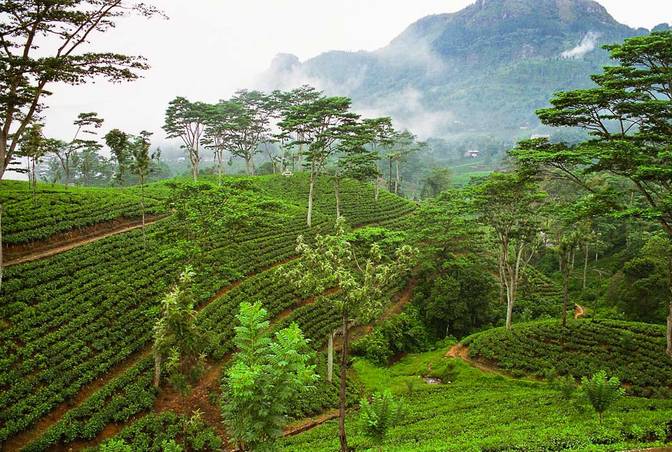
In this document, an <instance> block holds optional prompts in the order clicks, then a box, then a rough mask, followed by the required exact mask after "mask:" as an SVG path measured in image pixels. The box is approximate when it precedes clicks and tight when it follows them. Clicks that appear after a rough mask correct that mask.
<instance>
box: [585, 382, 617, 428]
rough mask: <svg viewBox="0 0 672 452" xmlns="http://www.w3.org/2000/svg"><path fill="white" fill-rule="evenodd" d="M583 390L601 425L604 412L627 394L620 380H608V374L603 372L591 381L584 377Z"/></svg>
mask: <svg viewBox="0 0 672 452" xmlns="http://www.w3.org/2000/svg"><path fill="white" fill-rule="evenodd" d="M581 389H582V390H583V394H584V395H585V397H586V399H587V400H588V402H589V403H590V404H591V406H592V407H593V409H594V410H595V412H596V413H597V417H598V419H599V420H600V424H601V423H602V416H603V414H604V412H605V411H606V410H607V409H608V408H609V407H610V406H611V405H612V404H613V403H614V402H616V401H617V400H618V399H620V398H621V397H623V395H624V394H625V391H624V390H623V388H621V382H620V381H619V380H618V378H616V377H611V378H607V373H606V372H605V371H603V370H601V371H599V372H597V373H596V374H595V375H593V376H592V378H590V379H589V378H587V377H583V378H582V379H581Z"/></svg>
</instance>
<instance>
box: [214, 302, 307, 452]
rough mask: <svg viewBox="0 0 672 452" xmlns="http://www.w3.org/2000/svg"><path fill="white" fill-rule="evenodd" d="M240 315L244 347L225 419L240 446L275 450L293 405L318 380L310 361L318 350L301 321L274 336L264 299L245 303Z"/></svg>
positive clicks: (227, 388)
mask: <svg viewBox="0 0 672 452" xmlns="http://www.w3.org/2000/svg"><path fill="white" fill-rule="evenodd" d="M236 318H237V319H238V322H239V323H240V324H239V326H236V327H235V330H236V336H235V338H234V340H233V341H234V343H235V345H236V347H237V349H238V351H237V352H236V354H235V355H234V358H233V365H232V366H231V367H230V368H229V370H228V371H227V373H226V378H225V380H224V385H223V387H224V398H223V400H224V401H223V403H222V414H223V417H224V423H225V424H226V426H227V427H228V432H229V433H230V434H231V436H232V437H233V439H234V440H235V442H236V443H237V445H238V446H243V448H245V449H247V448H249V449H251V450H273V445H274V443H275V441H276V439H277V438H279V437H280V436H282V427H283V426H284V425H285V423H286V421H287V417H286V415H287V411H288V409H289V404H290V403H291V402H292V401H293V400H295V399H296V398H297V397H299V396H300V395H301V394H302V393H303V392H304V391H305V390H306V389H309V388H311V387H312V385H313V383H314V382H315V381H316V380H317V378H318V376H317V375H316V374H315V365H314V364H310V361H312V360H313V358H314V354H315V353H314V352H313V351H311V350H310V348H309V347H308V341H307V340H306V339H305V338H304V337H303V333H302V332H301V330H300V329H299V327H298V326H297V325H296V324H295V323H292V324H291V325H290V326H289V327H287V328H284V329H282V330H280V331H278V332H276V333H275V334H274V335H273V337H271V328H270V323H269V321H268V313H267V312H266V310H265V309H264V308H262V307H261V303H258V302H257V303H255V304H250V303H241V305H240V313H239V314H238V315H237V316H236Z"/></svg>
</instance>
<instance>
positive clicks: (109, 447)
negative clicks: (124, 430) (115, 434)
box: [100, 439, 133, 452]
mask: <svg viewBox="0 0 672 452" xmlns="http://www.w3.org/2000/svg"><path fill="white" fill-rule="evenodd" d="M100 452H133V449H132V448H131V446H129V445H128V444H126V443H125V442H124V441H123V440H121V439H111V440H110V441H108V442H107V443H105V444H103V445H102V446H100Z"/></svg>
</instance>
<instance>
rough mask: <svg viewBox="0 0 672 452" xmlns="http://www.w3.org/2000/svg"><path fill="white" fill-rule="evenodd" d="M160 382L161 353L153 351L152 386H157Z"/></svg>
mask: <svg viewBox="0 0 672 452" xmlns="http://www.w3.org/2000/svg"><path fill="white" fill-rule="evenodd" d="M160 384H161V355H159V354H158V353H156V352H155V353H154V387H155V388H157V389H158V388H159V385H160Z"/></svg>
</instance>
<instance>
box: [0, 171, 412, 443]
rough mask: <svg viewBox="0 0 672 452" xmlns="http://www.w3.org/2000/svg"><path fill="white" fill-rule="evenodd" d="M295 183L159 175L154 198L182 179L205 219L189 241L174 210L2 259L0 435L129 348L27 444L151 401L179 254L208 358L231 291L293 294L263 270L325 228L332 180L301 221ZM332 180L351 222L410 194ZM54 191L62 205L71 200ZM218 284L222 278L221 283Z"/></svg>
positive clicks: (91, 218) (252, 295)
mask: <svg viewBox="0 0 672 452" xmlns="http://www.w3.org/2000/svg"><path fill="white" fill-rule="evenodd" d="M305 183H306V179H305V178H303V177H302V176H296V177H294V178H291V179H286V178H281V177H270V176H269V177H259V178H227V179H226V180H225V182H224V184H223V186H222V187H218V186H217V184H216V183H210V182H199V183H198V184H195V185H194V184H191V183H186V184H184V183H181V182H178V183H177V185H175V183H171V182H170V181H167V182H163V183H161V184H160V185H159V186H157V187H156V190H157V192H160V193H162V194H163V195H164V196H163V197H164V199H167V198H168V197H170V196H172V195H173V194H174V192H177V191H179V190H182V191H179V193H180V196H181V197H182V198H183V201H186V204H187V205H189V206H195V207H194V208H197V209H202V210H201V212H207V213H208V214H209V215H210V216H209V218H211V221H213V222H212V223H207V224H206V225H205V227H203V228H201V229H199V230H198V231H200V232H201V233H203V234H204V235H205V236H204V237H199V240H198V243H199V244H200V245H199V248H198V249H196V250H194V249H191V248H190V246H187V245H186V242H185V240H184V238H185V234H187V235H189V234H193V233H194V231H193V230H189V229H188V228H187V230H185V223H184V222H183V221H181V220H180V219H179V218H178V217H177V216H178V215H179V212H176V213H175V214H173V215H172V216H169V217H167V218H165V219H162V220H160V221H158V222H156V223H154V224H152V225H150V226H148V227H147V229H146V237H145V239H143V234H142V232H141V231H140V230H139V229H136V230H133V231H130V232H127V233H123V234H118V235H114V236H111V237H108V238H105V239H102V240H99V241H96V242H94V243H90V244H87V245H84V246H80V247H77V248H75V249H72V250H70V251H67V252H64V253H61V254H57V255H55V256H52V257H50V258H46V259H40V260H37V261H34V262H30V263H26V264H21V265H16V266H12V267H9V268H8V269H6V272H5V278H4V282H3V286H2V294H3V297H2V304H1V305H0V315H1V320H0V339H1V341H0V345H1V347H2V355H3V359H2V361H0V366H1V367H0V370H1V372H0V375H1V378H2V380H1V381H0V388H1V391H0V393H1V395H0V406H2V411H1V412H0V440H5V439H7V438H11V437H12V436H14V435H16V434H17V433H19V432H21V431H23V430H26V429H27V428H29V427H30V426H31V425H34V424H35V423H36V422H37V421H38V420H40V419H41V418H42V417H43V416H45V415H46V414H47V413H49V412H50V411H51V410H53V409H54V408H55V407H57V406H59V405H60V404H61V403H64V402H65V403H67V402H68V401H72V400H73V399H74V398H75V397H76V396H77V394H78V393H79V391H81V390H82V388H84V387H85V386H87V385H88V384H89V383H90V382H93V381H96V380H97V379H99V378H101V377H103V376H105V375H106V374H107V373H108V372H110V371H111V370H114V369H115V366H117V365H119V364H120V363H122V362H124V360H126V359H129V357H133V356H138V355H137V354H136V355H134V353H136V352H137V353H140V355H139V357H138V358H137V359H136V358H132V359H131V363H133V365H132V366H131V367H130V369H129V370H128V371H126V372H124V373H122V374H120V375H115V376H114V378H113V379H111V380H110V381H107V380H105V382H106V383H107V384H106V385H104V386H102V387H101V388H100V389H99V390H98V391H96V392H95V393H94V394H93V395H92V396H91V397H89V398H88V399H86V400H85V401H83V403H81V404H80V405H79V406H77V407H75V408H74V409H72V410H70V411H68V413H67V414H66V415H65V417H64V418H63V419H62V420H61V422H60V423H58V424H56V425H55V426H54V427H52V428H50V429H49V430H48V431H47V432H46V433H45V434H44V435H43V436H42V438H41V439H39V441H38V442H37V443H35V446H34V447H33V449H34V450H37V449H41V448H43V447H46V445H48V444H54V443H57V442H59V441H61V440H65V441H66V442H70V441H72V440H74V439H76V438H83V439H90V438H92V437H93V436H95V434H96V433H98V432H99V431H101V430H102V429H103V428H104V427H105V425H106V423H108V422H111V421H117V422H118V421H122V420H124V419H127V418H128V417H129V416H131V415H133V414H135V413H138V412H139V411H141V410H143V409H146V408H148V407H151V406H152V403H153V400H154V396H155V393H154V390H153V388H152V387H151V364H152V363H151V360H149V359H144V356H146V355H143V350H144V347H146V346H147V345H148V344H149V340H150V338H151V334H152V325H153V324H154V322H155V319H156V316H157V315H158V302H159V300H160V299H161V297H162V296H163V294H164V293H165V292H166V290H167V289H168V288H169V287H170V286H171V285H172V284H173V282H174V281H175V279H176V277H177V275H178V274H179V272H180V271H181V270H182V268H184V265H185V264H188V263H191V264H192V265H193V267H194V271H195V272H196V278H195V287H194V294H195V296H196V298H197V300H198V304H199V306H200V307H201V308H204V307H205V306H206V305H207V307H205V309H203V311H202V313H201V315H200V316H199V322H202V323H203V324H204V325H206V327H207V328H209V329H212V330H213V331H214V332H215V333H216V334H215V336H216V341H215V342H214V344H216V345H214V346H213V347H214V349H213V350H211V353H212V356H213V357H215V358H216V357H220V358H221V357H222V356H223V355H224V354H225V353H227V352H229V351H231V344H230V339H231V334H232V328H233V325H232V322H231V320H232V318H233V317H232V316H233V314H234V313H235V312H236V311H237V306H238V304H239V303H240V301H242V300H245V301H253V300H254V299H259V300H261V301H262V302H264V304H265V305H266V307H267V309H269V311H270V313H271V315H275V314H277V313H279V312H281V311H283V310H285V309H287V308H289V307H291V306H292V305H293V304H294V303H296V302H297V301H298V300H299V299H300V297H299V295H298V294H296V293H293V292H292V291H291V290H289V289H288V287H287V285H286V284H285V283H284V282H282V281H281V279H279V278H277V277H275V276H274V272H275V271H281V267H280V269H273V270H268V269H270V268H271V267H273V266H274V265H277V264H279V263H282V262H284V261H286V260H287V259H288V258H290V257H291V256H292V255H293V254H294V247H295V241H296V237H297V235H299V234H306V235H307V236H308V237H311V236H312V235H314V234H316V233H319V232H322V231H326V230H328V229H329V227H330V226H329V225H330V224H332V221H333V215H334V213H335V207H334V206H335V199H334V196H333V190H332V189H331V187H332V184H331V183H330V182H329V181H328V180H326V179H325V180H322V181H320V183H319V186H318V192H317V193H318V194H317V197H318V198H317V199H318V201H317V203H316V212H315V214H314V226H313V228H312V229H308V228H306V226H305V207H304V203H305V201H304V196H303V195H304V193H305V192H306V191H307V188H306V186H305ZM342 185H343V188H342V194H341V197H342V206H343V207H342V212H343V214H344V215H346V216H347V218H348V220H349V221H350V222H351V224H353V225H365V224H376V223H386V222H388V223H389V222H394V221H397V220H399V219H400V218H402V217H403V216H404V215H407V214H409V213H411V212H412V211H413V209H414V205H413V203H410V202H408V201H405V200H403V199H401V198H398V197H396V196H394V195H391V194H389V193H385V194H381V197H380V200H379V202H378V203H375V202H374V201H373V191H372V189H371V188H369V187H366V186H364V185H361V184H359V183H356V182H352V181H344V182H343V183H342ZM171 186H172V187H173V188H171ZM179 187H181V188H179ZM68 190H70V189H68ZM124 192H125V189H124V190H117V189H107V190H94V191H91V192H90V193H92V195H91V197H92V198H93V199H89V198H87V196H88V193H89V191H88V190H80V191H78V196H79V197H81V198H84V199H86V200H87V202H89V203H91V204H92V205H100V206H101V207H102V206H105V202H106V201H105V199H109V197H114V196H116V195H117V193H124ZM185 193H186V194H185ZM185 196H186V198H184V197H185ZM65 199H67V200H68V201H69V202H68V203H66V205H67V206H68V207H69V208H70V207H74V206H76V205H78V204H79V201H80V200H79V199H75V198H74V197H72V196H69V197H67V198H65ZM171 199H172V198H171ZM374 206H375V207H374ZM372 207H373V208H372ZM73 210H74V209H73ZM86 212H87V211H83V212H82V218H83V221H87V222H89V223H92V222H96V221H101V218H100V217H98V216H97V215H96V211H95V210H94V209H92V210H89V211H88V212H90V215H88V216H87V214H86ZM241 221H242V223H240V222H241ZM240 224H243V225H245V227H241V226H240ZM226 225H229V227H226ZM231 225H233V226H231ZM236 225H238V226H236ZM203 231H205V232H203ZM255 274H256V276H254V277H251V278H246V277H247V276H253V275H255ZM242 278H246V279H244V281H243V284H240V285H237V286H232V284H233V283H234V282H236V281H239V280H241V279H242ZM227 287H231V290H229V291H227V292H225V293H220V292H222V290H223V289H225V288H227ZM313 309H315V311H314V313H313V314H312V316H313V317H315V316H316V315H317V316H324V317H325V319H328V318H329V311H328V310H327V311H324V312H323V311H320V309H321V308H320V307H319V306H316V307H315V308H310V309H309V308H308V307H306V308H305V309H304V310H306V311H312V310H313ZM315 313H319V314H315ZM308 314H309V313H306V314H305V315H308ZM308 318H309V317H308ZM297 320H299V323H301V321H300V318H297ZM304 323H305V322H304ZM311 325H312V327H313V328H315V327H316V325H317V324H311ZM325 325H327V326H328V323H327V324H325ZM308 334H310V333H308ZM318 337H319V335H318ZM317 345H319V344H317V343H316V346H317Z"/></svg>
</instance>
